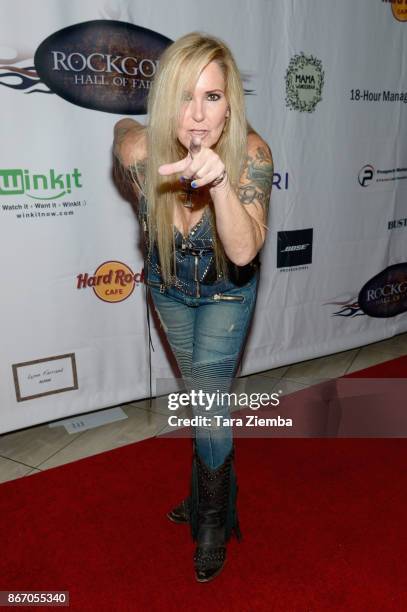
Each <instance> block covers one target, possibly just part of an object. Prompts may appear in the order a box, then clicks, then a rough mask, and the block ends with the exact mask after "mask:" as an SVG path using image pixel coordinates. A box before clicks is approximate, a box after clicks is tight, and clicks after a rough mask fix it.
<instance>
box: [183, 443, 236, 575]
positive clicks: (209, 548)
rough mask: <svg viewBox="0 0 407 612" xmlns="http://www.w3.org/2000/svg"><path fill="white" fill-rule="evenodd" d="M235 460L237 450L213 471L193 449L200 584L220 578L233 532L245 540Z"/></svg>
mask: <svg viewBox="0 0 407 612" xmlns="http://www.w3.org/2000/svg"><path fill="white" fill-rule="evenodd" d="M233 457H234V448H232V450H231V451H230V453H229V454H228V456H227V457H226V459H225V461H224V462H223V463H222V465H220V466H219V467H217V468H215V469H211V468H209V467H208V466H207V465H206V464H205V463H204V461H203V460H202V459H201V458H200V457H199V455H198V454H197V452H196V447H195V445H194V460H193V466H192V492H191V507H190V523H191V533H192V538H193V540H194V541H196V542H197V548H196V551H195V555H194V566H195V577H196V579H197V581H198V582H208V581H209V580H212V579H213V578H215V576H217V575H218V574H220V572H221V571H222V569H223V566H224V563H225V560H226V542H228V540H229V539H230V537H231V535H232V533H233V532H234V533H235V535H236V537H237V539H238V540H241V537H242V536H241V532H240V528H239V521H238V516H237V511H236V496H237V484H236V475H235V472H234V466H233Z"/></svg>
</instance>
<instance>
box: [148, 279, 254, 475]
mask: <svg viewBox="0 0 407 612" xmlns="http://www.w3.org/2000/svg"><path fill="white" fill-rule="evenodd" d="M258 277H259V274H258V272H256V274H255V275H254V276H253V278H252V279H251V280H250V281H249V282H248V283H247V284H245V285H243V286H241V287H238V286H236V287H233V288H232V289H229V290H227V291H225V292H224V293H221V294H214V295H211V296H208V297H191V296H188V295H185V294H183V293H182V292H181V291H179V290H178V289H175V288H174V287H169V288H166V289H165V291H164V292H163V293H161V292H160V290H159V289H158V288H157V287H150V289H151V295H152V299H153V302H154V306H155V309H156V311H157V314H158V316H159V318H160V321H161V323H162V326H163V329H164V331H165V333H166V336H167V339H168V342H169V344H170V347H171V349H172V352H173V353H174V356H175V358H176V360H177V363H178V366H179V369H180V371H181V374H182V376H183V378H184V380H185V382H186V386H187V388H188V390H191V389H194V390H195V391H197V392H199V391H200V390H202V391H203V392H204V393H216V391H219V393H227V392H229V390H230V387H231V383H232V379H233V377H234V376H235V373H236V371H237V368H238V365H239V361H240V358H241V356H242V352H243V347H244V343H245V340H246V337H247V332H248V329H249V325H250V322H251V319H252V316H253V312H254V307H255V302H256V295H257V285H258ZM191 409H192V414H193V416H202V417H203V416H205V417H208V416H209V417H210V421H211V422H210V425H205V426H198V427H195V428H194V434H195V440H196V449H197V453H198V454H199V455H200V457H201V458H202V459H203V460H204V461H205V463H206V465H208V466H209V467H211V468H212V469H213V468H216V467H218V466H219V465H221V464H222V463H223V462H224V459H225V458H226V456H227V455H228V453H229V452H230V450H231V448H232V444H233V436H232V428H231V427H228V426H224V425H218V424H217V420H216V419H214V416H215V415H219V416H220V417H224V418H228V417H230V409H229V405H228V403H227V402H222V401H220V402H214V403H213V405H212V406H211V408H210V410H206V406H205V405H202V404H200V405H199V406H194V405H191ZM219 420H220V421H222V419H219Z"/></svg>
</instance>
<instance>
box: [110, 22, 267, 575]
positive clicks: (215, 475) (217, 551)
mask: <svg viewBox="0 0 407 612" xmlns="http://www.w3.org/2000/svg"><path fill="white" fill-rule="evenodd" d="M114 152H115V154H116V156H117V158H118V159H119V161H120V163H121V165H122V167H124V168H125V169H126V170H128V176H129V177H130V178H131V180H132V182H133V184H134V188H135V190H136V194H137V199H138V211H139V220H140V223H141V226H142V230H143V236H144V245H145V276H146V283H147V285H148V286H149V288H150V292H151V296H152V300H153V303H154V307H155V309H156V311H157V314H158V315H159V318H160V320H161V323H162V327H163V329H164V331H165V334H166V336H167V339H168V342H169V344H170V346H171V349H172V351H173V353H174V356H175V358H176V360H177V363H178V366H179V369H180V371H181V373H182V376H183V378H184V380H185V382H186V385H187V388H188V389H190V390H192V389H194V390H195V391H199V390H202V391H204V392H206V393H210V392H216V391H219V392H227V391H228V390H229V389H230V385H231V382H232V378H233V376H234V375H235V373H236V371H237V367H238V365H239V361H240V358H241V355H242V350H243V347H244V344H245V340H246V336H247V332H248V329H249V325H250V322H251V320H252V317H253V312H254V306H255V301H256V293H257V285H258V279H259V259H258V253H259V251H260V249H261V248H262V246H263V244H264V241H265V238H266V230H267V226H266V223H267V212H268V205H269V199H270V192H271V184H272V177H273V161H272V156H271V151H270V148H269V147H268V145H267V144H266V143H265V141H264V140H263V139H262V138H261V137H260V136H259V135H258V134H256V133H255V132H253V131H252V130H250V129H249V128H248V123H247V121H246V117H245V106H244V91H243V87H242V82H241V78H240V75H239V71H238V69H237V66H236V63H235V61H234V59H233V56H232V54H231V52H230V50H229V49H228V47H227V46H226V45H225V44H224V43H223V42H222V41H221V40H219V39H217V38H214V37H212V36H208V35H205V34H201V33H196V32H194V33H192V34H188V35H186V36H183V37H182V38H180V39H178V40H177V41H176V42H175V43H173V44H172V45H170V46H169V47H168V48H167V49H166V51H165V52H164V54H163V55H162V57H161V59H160V65H159V69H158V71H157V74H156V77H155V80H154V83H153V87H152V89H151V91H150V95H149V100H148V122H147V126H146V127H144V126H142V125H140V124H139V123H137V122H135V121H133V120H131V119H122V120H121V121H119V122H118V123H117V124H116V126H115V143H114ZM191 407H192V411H193V416H200V417H202V418H203V417H206V421H202V423H203V424H202V426H200V427H196V428H195V430H194V435H195V440H194V445H193V447H194V449H193V464H192V479H191V491H190V495H189V496H188V497H187V498H186V499H185V500H183V501H182V502H181V504H180V505H179V506H177V507H176V508H174V509H173V510H172V511H170V512H169V513H168V517H169V518H170V519H171V520H172V521H174V522H176V523H190V525H191V532H192V537H193V539H194V541H196V542H197V548H196V551H195V554H194V566H195V575H196V579H197V580H198V581H199V582H206V581H208V580H211V579H212V578H214V577H215V576H217V575H218V574H219V573H220V571H221V570H222V568H223V565H224V562H225V558H226V542H227V541H228V540H229V538H230V537H231V535H232V533H233V532H235V534H236V536H237V537H238V538H239V539H240V530H239V523H238V518H237V511H236V494H237V484H236V475H235V470H234V463H233V456H234V447H233V439H232V430H231V428H230V427H228V426H226V425H223V424H222V421H223V418H225V417H228V416H229V407H228V406H227V405H224V404H223V403H222V402H219V403H218V404H217V405H212V406H209V405H199V406H196V405H192V406H191ZM200 422H201V421H200Z"/></svg>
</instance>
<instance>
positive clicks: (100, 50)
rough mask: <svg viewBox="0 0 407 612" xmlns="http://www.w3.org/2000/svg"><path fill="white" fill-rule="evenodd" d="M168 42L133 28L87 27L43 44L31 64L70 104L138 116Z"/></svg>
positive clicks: (99, 22) (100, 22)
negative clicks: (33, 64)
mask: <svg viewBox="0 0 407 612" xmlns="http://www.w3.org/2000/svg"><path fill="white" fill-rule="evenodd" d="M171 42H172V41H171V40H170V39H169V38H167V37H166V36H162V35H161V34H158V33H157V32H153V31H152V30H148V29H146V28H142V27H139V26H135V25H132V24H131V23H125V22H123V21H108V20H96V21H87V22H85V23H79V24H76V25H73V26H69V27H68V28H64V29H63V30H59V31H58V32H55V33H54V34H52V35H51V36H49V37H48V38H47V39H45V40H44V41H43V42H42V43H41V44H40V46H39V47H38V49H37V51H36V53H35V57H34V63H35V68H36V70H37V73H38V75H39V76H40V77H41V80H42V81H43V82H44V83H45V84H46V85H48V87H49V88H50V89H51V91H53V92H55V93H56V94H58V95H59V96H61V98H64V99H65V100H67V101H68V102H71V103H72V104H76V105H78V106H83V107H85V108H91V109H95V110H101V111H105V112H108V113H116V114H121V115H142V114H145V113H146V101H147V94H148V91H149V89H150V87H151V83H152V81H153V79H154V75H155V73H156V71H157V66H158V61H159V57H160V56H161V54H162V52H163V51H164V49H165V48H166V47H167V46H168V45H169V44H170V43H171Z"/></svg>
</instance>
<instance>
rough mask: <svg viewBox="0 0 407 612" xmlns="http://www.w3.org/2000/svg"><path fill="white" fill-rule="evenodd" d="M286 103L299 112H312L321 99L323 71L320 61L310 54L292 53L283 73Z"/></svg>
mask: <svg viewBox="0 0 407 612" xmlns="http://www.w3.org/2000/svg"><path fill="white" fill-rule="evenodd" d="M285 84H286V99H285V100H286V105H287V106H288V108H291V109H293V110H298V111H301V112H308V113H312V112H314V110H315V107H316V105H317V104H318V102H320V101H321V100H322V88H323V86H324V71H323V69H322V62H321V61H320V60H318V59H316V58H315V57H313V56H312V55H309V56H307V55H304V53H300V54H299V55H294V56H293V57H292V58H291V60H290V63H289V65H288V68H287V72H286V75H285Z"/></svg>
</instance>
